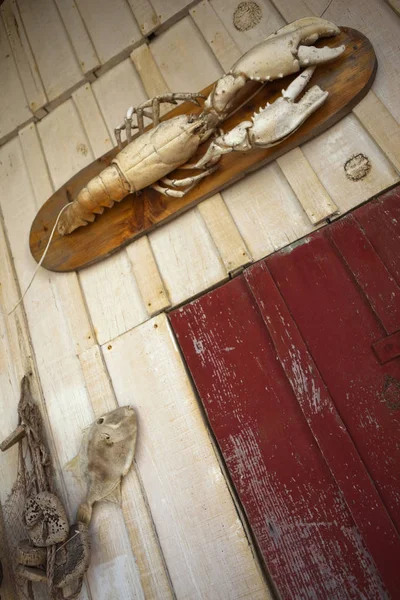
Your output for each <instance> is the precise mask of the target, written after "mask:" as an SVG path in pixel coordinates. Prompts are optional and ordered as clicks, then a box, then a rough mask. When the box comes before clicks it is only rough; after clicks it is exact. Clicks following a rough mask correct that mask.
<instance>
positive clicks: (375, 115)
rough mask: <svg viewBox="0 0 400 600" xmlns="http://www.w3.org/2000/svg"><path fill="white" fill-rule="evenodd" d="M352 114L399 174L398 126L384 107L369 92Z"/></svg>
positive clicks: (376, 97) (399, 127)
mask: <svg viewBox="0 0 400 600" xmlns="http://www.w3.org/2000/svg"><path fill="white" fill-rule="evenodd" d="M353 113H354V114H355V115H356V117H357V118H358V119H359V121H360V122H361V124H362V126H363V127H364V128H365V129H366V130H367V131H368V133H369V135H370V136H371V137H372V138H373V139H374V140H375V142H376V143H377V144H378V146H379V147H380V149H381V150H382V152H384V154H386V156H387V158H388V159H389V160H390V162H391V163H392V164H393V165H394V166H395V167H396V169H397V171H398V172H400V125H399V123H398V122H397V121H396V119H395V118H394V117H393V116H392V115H391V114H390V112H389V111H388V109H387V108H386V106H385V105H384V104H383V103H382V102H381V100H379V98H378V96H376V95H375V93H374V92H373V91H372V90H370V91H369V92H368V94H367V95H366V96H365V98H363V99H362V100H361V102H360V103H359V104H357V106H355V107H354V108H353Z"/></svg>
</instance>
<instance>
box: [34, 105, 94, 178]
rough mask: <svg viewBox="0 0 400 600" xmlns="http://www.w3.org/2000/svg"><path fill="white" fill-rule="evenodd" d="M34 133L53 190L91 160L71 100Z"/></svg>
mask: <svg viewBox="0 0 400 600" xmlns="http://www.w3.org/2000/svg"><path fill="white" fill-rule="evenodd" d="M37 130H38V133H39V136H40V140H41V143H42V146H43V150H44V153H45V156H46V162H47V164H48V167H49V172H50V176H51V180H52V183H53V185H54V188H55V189H58V188H59V187H61V186H62V185H63V184H64V183H66V182H67V181H68V179H70V177H72V175H73V174H75V173H77V172H78V171H80V170H81V169H83V167H86V165H88V164H90V163H91V162H92V161H93V159H94V156H93V154H92V151H91V148H90V144H89V141H88V139H87V136H86V133H85V131H84V129H83V127H82V124H81V121H80V119H79V115H78V111H77V110H76V106H75V104H74V103H73V101H72V100H71V99H70V100H67V101H66V102H64V103H63V104H61V105H60V106H58V107H57V108H56V109H54V110H53V111H52V112H51V113H50V114H49V115H47V117H45V118H44V119H42V120H41V121H40V122H39V123H38V124H37Z"/></svg>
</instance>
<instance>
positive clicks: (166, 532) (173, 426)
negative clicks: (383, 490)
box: [0, 0, 400, 600]
mask: <svg viewBox="0 0 400 600" xmlns="http://www.w3.org/2000/svg"><path fill="white" fill-rule="evenodd" d="M238 4H239V3H238V2H237V1H234V0H209V1H208V0H202V1H201V2H198V1H195V2H193V1H188V0H179V1H177V2H173V1H172V0H168V1H167V2H164V1H163V2H161V1H159V0H118V1H117V2H112V3H110V2H106V1H103V0H102V1H101V2H94V0H35V2H33V0H5V2H4V4H3V5H2V7H1V9H0V79H1V88H2V91H1V92H0V210H1V228H0V255H1V257H2V260H1V261H0V280H1V286H0V303H1V309H2V314H1V315H0V328H1V334H0V363H1V365H2V369H1V370H0V401H1V402H2V407H3V406H4V407H5V409H4V420H1V423H0V432H1V434H2V436H3V437H5V435H6V434H7V433H9V431H10V430H11V429H12V428H13V427H14V425H15V423H16V406H17V402H18V398H19V380H20V378H21V376H22V375H23V373H24V372H26V371H27V370H32V371H33V373H34V375H33V390H34V396H35V398H36V399H37V401H38V402H39V404H40V407H41V410H42V413H43V415H44V419H45V427H46V433H47V435H48V438H49V444H50V448H51V451H52V455H53V458H54V461H55V467H56V468H55V472H56V478H57V486H58V487H59V489H60V492H61V494H62V496H63V499H64V501H65V503H66V506H67V508H68V513H69V516H70V517H71V519H72V518H73V516H74V515H75V511H76V507H77V504H78V502H79V500H80V498H81V491H80V489H79V487H78V486H77V484H76V482H75V481H74V480H73V479H72V478H71V477H70V475H69V474H68V473H66V472H65V471H64V469H63V466H64V464H65V463H66V462H67V461H68V460H69V459H71V458H72V457H73V455H74V454H75V453H76V451H77V449H78V447H79V442H80V439H81V432H82V428H83V427H85V426H86V425H87V424H89V423H90V422H91V421H92V420H93V419H94V418H95V417H97V416H98V415H99V414H101V413H102V412H104V411H106V410H111V409H112V408H114V407H115V406H117V405H120V404H126V403H132V405H133V406H134V407H135V408H136V409H137V412H138V417H139V441H138V452H137V456H136V461H135V465H134V468H133V469H132V471H131V472H130V473H129V475H128V476H127V477H126V478H125V480H124V483H123V492H122V495H123V503H122V509H120V508H118V507H113V506H109V505H105V504H103V505H99V506H98V507H96V509H95V516H94V521H93V527H92V539H93V556H92V563H91V567H90V570H89V572H88V576H87V578H86V582H85V586H84V590H83V593H82V598H85V599H86V598H87V599H88V600H89V599H90V598H93V599H94V598H96V600H108V599H109V598H124V599H125V598H126V599H127V600H130V599H136V598H146V600H153V599H157V600H164V599H169V598H171V599H172V598H178V600H180V599H183V598H212V600H214V598H215V599H218V598H224V599H225V598H227V597H229V598H234V599H241V598H246V599H248V598H251V599H253V598H254V599H260V600H261V599H266V598H269V597H271V592H270V589H269V587H268V585H267V584H266V582H265V578H264V575H263V573H262V569H261V567H260V564H259V559H258V558H257V554H256V553H255V551H254V549H253V547H252V542H251V541H249V538H248V536H247V535H246V530H245V527H244V525H243V524H242V522H241V517H240V515H239V513H238V512H237V509H236V506H235V502H234V500H233V499H232V496H231V491H230V487H229V483H228V482H227V480H226V477H225V474H224V471H223V468H222V467H221V463H220V457H219V450H218V448H216V447H214V445H213V442H212V441H211V438H210V435H209V430H208V427H207V424H206V423H205V421H204V418H203V415H202V411H201V409H200V408H199V401H198V399H197V397H196V392H195V390H194V388H193V385H192V383H191V380H190V377H189V376H188V374H187V372H186V370H185V365H184V363H183V361H182V358H181V356H180V353H179V351H178V349H177V346H176V340H175V337H174V332H173V331H172V329H171V327H170V326H169V324H168V321H167V319H166V316H165V312H166V311H170V310H171V309H172V308H174V307H177V306H180V305H183V304H185V303H186V302H187V301H188V300H191V299H193V298H195V297H197V296H199V295H200V294H202V293H203V292H205V291H206V290H210V289H212V288H214V287H217V286H219V285H221V284H222V283H223V282H226V281H228V280H229V278H231V277H234V276H236V275H237V274H238V273H239V272H241V270H242V269H243V268H244V267H246V266H247V265H249V263H251V262H252V261H254V260H259V259H261V258H264V257H266V256H267V255H269V254H271V253H273V252H275V251H276V250H279V249H281V248H283V247H285V246H287V245H288V244H291V243H294V242H296V241H297V240H298V239H299V238H302V237H304V236H307V235H309V234H310V233H312V232H313V231H314V230H315V229H316V227H320V226H322V225H324V224H325V223H326V220H327V219H328V218H329V219H330V218H336V215H337V214H343V213H344V212H346V211H348V210H351V209H352V208H353V207H355V206H357V205H358V204H362V203H364V202H365V201H366V200H367V199H368V198H370V197H371V196H373V195H375V194H377V193H379V192H380V191H381V190H383V189H385V188H387V187H388V186H391V185H393V184H395V183H396V182H397V181H398V180H399V172H400V163H399V155H400V129H399V124H398V120H399V112H398V102H396V89H395V82H396V76H397V74H398V64H397V63H396V60H395V58H394V57H395V51H396V43H397V39H398V36H397V32H398V31H399V27H400V26H399V21H400V18H399V17H398V16H397V15H395V13H394V12H393V11H391V9H390V8H389V7H386V4H385V2H384V0H368V2H367V3H366V4H367V8H366V9H365V10H364V8H363V7H365V3H363V2H361V0H354V2H352V6H351V7H350V8H349V10H346V11H345V9H344V4H343V2H342V1H341V0H333V2H332V3H331V6H330V8H329V10H328V12H327V13H326V14H325V15H324V17H327V18H332V19H333V20H334V21H337V22H338V23H339V24H341V25H350V26H353V27H356V28H358V29H360V31H362V32H363V33H365V34H366V35H367V36H369V37H370V38H371V39H372V41H373V43H374V45H375V46H376V47H377V49H378V58H379V61H380V65H379V67H378V78H377V80H376V83H375V85H374V88H373V89H374V91H373V92H370V93H369V95H368V96H367V97H366V98H365V99H364V100H363V101H362V103H360V104H359V105H358V106H357V107H355V109H354V111H353V114H352V115H351V116H349V117H347V118H346V119H344V120H343V121H342V122H340V123H338V124H337V125H336V126H335V128H333V129H332V130H330V131H327V132H326V133H324V134H323V135H321V136H319V138H318V139H315V140H312V141H311V142H309V143H308V144H306V145H305V146H303V147H302V148H298V149H295V150H294V151H292V152H291V153H289V154H287V155H285V156H283V157H282V158H281V159H279V161H277V162H275V163H273V164H271V165H269V166H268V167H266V168H263V169H262V170H260V171H258V172H255V173H253V174H251V175H249V176H248V177H246V178H245V179H244V180H243V181H241V182H239V183H237V184H234V185H232V186H230V187H229V188H227V189H226V190H225V191H224V192H223V193H222V194H216V195H215V196H213V197H212V198H209V199H208V200H206V201H204V202H202V203H201V204H199V205H198V207H196V208H195V209H192V210H190V211H189V212H188V213H186V214H185V215H182V216H180V217H178V218H177V219H175V220H174V221H172V222H170V223H168V224H166V225H164V226H163V227H161V228H159V229H156V230H155V231H153V232H152V233H150V234H149V235H148V236H144V237H143V238H141V239H139V240H138V241H136V242H134V243H133V244H131V245H130V246H128V247H127V248H126V249H124V250H122V251H121V252H119V253H117V254H115V255H114V256H112V257H111V258H109V259H108V260H107V261H104V262H102V263H99V264H98V265H94V266H92V267H89V268H87V269H84V270H82V271H81V272H79V273H78V274H76V273H70V274H63V275H60V274H51V273H49V272H47V271H43V270H39V272H38V275H37V277H36V278H35V280H34V282H33V284H32V287H31V288H30V290H29V292H28V293H27V295H26V297H25V299H24V301H23V303H22V304H21V306H20V307H19V308H18V309H17V310H16V311H15V312H14V313H13V314H12V315H11V316H7V313H8V312H10V310H11V309H12V307H13V306H14V305H15V304H16V302H17V300H18V297H19V296H20V294H21V292H22V291H23V290H24V289H25V288H26V286H27V284H28V282H29V280H30V277H31V275H32V273H33V270H34V268H35V262H34V261H33V259H32V258H31V256H30V254H29V247H28V242H27V240H28V234H29V229H30V225H31V222H32V220H33V217H34V215H35V213H36V211H37V210H38V208H39V207H40V206H41V205H42V204H43V203H44V202H45V201H46V200H47V198H48V197H49V196H50V195H51V194H52V193H53V190H54V189H56V188H58V187H59V186H61V185H62V184H63V183H64V182H65V181H67V180H68V179H69V178H70V177H71V176H72V175H74V174H75V173H76V172H77V171H79V170H80V169H81V168H83V167H84V166H85V165H87V164H89V163H90V162H92V161H93V160H94V159H95V158H97V157H100V156H101V155H102V154H104V153H105V152H107V151H108V150H109V149H111V148H112V147H113V146H114V145H115V138H114V131H113V130H114V127H115V126H116V125H118V124H119V123H121V122H122V121H123V118H124V115H125V113H126V110H127V108H128V107H129V106H131V105H136V104H138V103H140V102H142V101H143V100H144V99H146V98H148V97H151V96H153V95H156V94H159V93H163V92H166V91H177V92H183V91H199V90H200V89H201V88H202V87H204V86H205V85H207V84H209V83H211V82H212V81H214V80H215V79H217V78H218V77H220V76H221V75H222V73H223V72H224V71H227V70H229V68H230V66H231V65H232V64H233V63H234V62H235V61H236V60H237V59H238V58H239V56H240V55H241V54H242V53H243V52H244V51H246V50H247V49H249V48H251V47H252V46H253V45H254V44H256V43H258V42H259V41H261V40H262V39H263V38H264V37H265V36H266V35H268V34H269V33H271V32H273V31H274V30H276V29H277V28H278V27H280V26H282V25H284V24H285V22H287V21H290V20H293V19H294V18H299V17H300V16H303V15H304V14H310V13H311V8H310V7H309V6H308V5H306V4H305V3H302V2H296V3H294V2H289V1H288V0H274V2H271V1H269V0H257V4H258V5H259V7H260V9H261V18H260V19H259V20H258V22H257V23H256V24H254V25H253V26H252V27H250V28H248V29H244V28H243V27H242V25H241V24H240V21H237V19H236V20H235V19H234V16H235V11H236V9H237V7H238ZM308 4H310V3H308ZM326 7H327V2H326V1H325V0H314V1H313V3H312V9H313V10H314V11H315V13H316V14H317V13H318V14H321V13H322V12H323V11H324V10H325V9H326ZM304 11H306V12H304ZM390 11H391V12H390ZM389 13H390V14H391V19H389V17H388V15H389ZM236 17H237V15H236ZM235 22H236V26H235ZM237 25H239V29H238V28H237ZM240 27H242V30H240ZM385 28H386V29H387V31H388V35H387V36H385V35H384V34H382V33H380V30H381V31H384V30H385ZM374 29H376V31H375V30H374ZM153 34H154V35H153ZM147 36H149V37H147ZM5 90H6V93H5V92H4V91H5ZM167 110H168V106H165V107H163V108H162V111H164V112H165V111H167ZM357 155H362V156H364V157H366V159H367V163H365V162H363V160H361V159H360V160H359V162H357V161H356V162H355V164H353V163H351V164H350V165H347V170H348V172H346V170H345V165H346V163H348V161H351V160H352V159H353V157H354V156H357ZM365 165H366V167H367V170H368V172H367V174H366V175H365V176H363V177H362V178H360V179H357V180H354V178H353V179H351V178H350V179H349V177H348V174H349V172H350V174H351V175H352V176H353V175H354V171H355V172H356V174H357V168H358V167H359V168H360V170H361V173H363V172H364V170H365ZM369 206H370V205H369V204H367V205H366V206H365V207H364V208H363V212H362V217H361V216H359V217H358V221H357V223H358V224H359V226H360V227H361V228H362V230H363V231H366V232H367V235H368V237H369V239H372V237H373V236H374V227H375V220H376V215H375V213H374V212H373V211H372V209H370V208H369ZM359 214H360V215H361V213H359ZM392 225H393V224H392V223H391V220H390V218H389V216H387V219H386V234H387V236H388V237H390V239H391V240H392V241H391V243H394V242H393V240H394V238H395V232H394V230H393V227H392ZM359 226H358V225H357V224H356V225H355V226H354V227H356V232H357V233H358V235H360V233H359ZM359 241H360V247H363V240H362V239H360V240H359ZM336 242H337V245H338V247H337V252H339V250H340V251H343V252H345V250H346V249H345V247H344V246H343V244H344V242H345V240H344V241H343V240H342V239H340V240H339V233H338V234H337V239H336V241H335V243H336ZM332 243H333V242H332ZM341 244H342V245H341ZM339 246H340V248H341V249H340V248H339ZM373 246H374V248H378V247H379V248H380V250H379V255H380V257H381V259H382V260H383V261H384V262H385V265H386V266H387V270H388V277H389V279H390V281H391V282H392V283H391V285H393V281H392V279H393V280H394V281H395V282H396V284H397V285H398V284H399V281H400V272H399V266H398V261H396V260H395V258H394V257H393V256H390V255H388V254H387V255H385V248H384V240H382V239H380V237H379V235H378V234H376V235H375V237H374V241H373ZM335 247H336V246H335ZM399 251H400V250H399ZM384 255H385V256H384ZM349 268H354V269H355V271H356V272H357V273H359V271H358V270H357V269H358V266H357V265H353V267H351V265H350V267H349ZM361 275H362V273H361ZM361 275H360V277H361ZM367 275H368V273H366V274H365V276H367ZM388 289H389V288H388ZM388 298H389V300H390V297H389V296H388ZM382 302H384V301H382ZM376 309H377V310H378V311H379V309H380V307H379V306H377V307H376ZM221 311H222V314H223V313H224V307H223V305H222V306H221ZM223 316H224V315H223ZM395 317H396V315H394V316H393V317H392V319H393V322H391V321H390V322H389V323H388V324H387V325H388V331H389V330H390V331H392V330H394V327H395V323H394V319H395ZM396 318H397V317H396ZM383 337H384V331H383V330H382V335H381V336H380V339H382V338H383ZM377 341H379V340H378V339H377ZM377 351H379V348H378V350H377ZM228 354H229V353H228ZM217 383H218V385H220V382H216V385H217ZM228 384H229V382H227V385H228ZM229 385H230V384H229ZM2 414H3V413H2ZM243 418H244V416H243ZM282 427H284V424H283V423H282ZM240 439H241V440H242V441H241V442H240V443H239V442H238V445H237V446H236V447H235V448H234V449H233V450H232V452H233V451H235V452H236V456H239V455H240V453H241V452H244V451H245V450H246V447H247V446H246V444H247V442H246V440H245V434H244V433H243V438H240ZM304 439H305V438H304ZM307 439H308V438H307ZM239 441H240V440H239ZM249 443H250V442H249ZM251 443H252V442H251ZM254 443H255V442H254ZM304 444H305V445H307V441H305V442H304ZM310 452H311V453H312V452H313V450H311V451H310ZM232 456H233V455H232ZM238 460H239V459H238ZM239 462H240V461H239ZM239 462H238V463H237V465H238V466H237V468H238V469H239V471H240V468H244V464H242V467H240V464H239ZM316 468H317V469H320V470H321V472H320V471H318V473H319V474H320V478H319V479H318V477H319V475H318V477H317V479H318V481H320V482H321V481H324V482H328V481H329V485H331V483H330V479H329V478H330V475H329V473H327V472H326V469H325V468H324V467H322V466H321V465H320V464H319V463H318V466H317V467H316ZM239 471H238V472H239ZM254 472H256V471H254ZM321 473H322V474H321ZM14 475H15V452H14V451H9V452H7V453H6V454H5V455H0V503H3V502H4V500H5V497H6V495H7V493H8V492H9V490H10V489H11V485H12V481H13V477H14ZM261 476H262V477H264V476H265V477H266V476H267V475H266V474H265V473H261V474H260V477H261ZM327 485H328V483H327ZM255 491H256V492H257V490H255ZM304 506H305V505H304ZM304 510H305V509H304ZM329 510H330V508H329V506H327V507H326V511H327V513H326V514H331V513H329ZM341 510H342V509H341ZM341 515H342V516H341V518H342V521H341V522H342V523H344V524H348V525H349V527H350V529H349V530H348V531H350V533H349V536H348V540H347V541H346V542H345V546H346V548H347V550H349V551H350V549H351V548H353V550H355V551H357V548H356V546H357V542H356V541H355V540H354V537H352V533H351V532H352V530H351V519H350V517H349V515H348V513H347V512H346V511H345V509H344V508H343V510H342V513H341ZM0 522H1V515H0ZM0 528H1V524H0ZM315 556H316V554H315ZM1 560H2V562H3V566H4V565H5V570H6V580H5V584H3V588H2V590H1V595H2V599H3V600H14V598H15V597H16V596H15V594H14V591H13V590H12V584H11V582H10V578H9V575H8V569H7V564H6V560H5V558H3V556H2V557H1ZM365 560H366V562H365V565H366V567H367V568H368V569H369V567H370V562H369V560H370V559H369V558H368V557H366V559H365ZM350 564H351V559H350ZM349 568H350V567H349ZM348 572H349V570H348V569H347V566H346V565H344V575H343V579H345V575H346V573H348ZM372 579H373V578H372ZM291 581H292V579H291V576H290V573H288V583H287V586H288V587H290V586H291ZM371 581H372V580H371ZM377 581H378V580H377V579H375V580H373V583H371V586H372V587H371V588H370V589H371V590H375V589H376V586H377V585H378V583H377ZM337 585H338V589H339V590H340V589H344V588H341V587H340V586H343V585H345V584H344V583H343V582H342V580H341V583H340V585H339V584H337ZM374 586H375V587H374ZM321 589H323V588H321ZM371 593H372V592H371ZM371 597H373V595H372V596H371ZM38 598H39V596H38Z"/></svg>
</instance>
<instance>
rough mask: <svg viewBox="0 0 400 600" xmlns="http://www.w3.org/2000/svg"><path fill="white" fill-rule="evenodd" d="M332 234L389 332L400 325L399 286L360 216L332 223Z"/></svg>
mask: <svg viewBox="0 0 400 600" xmlns="http://www.w3.org/2000/svg"><path fill="white" fill-rule="evenodd" d="M377 217H378V218H376V219H375V220H376V221H378V222H380V221H381V219H380V217H379V215H377ZM328 234H329V236H330V238H331V240H333V242H334V244H335V246H336V248H337V249H338V250H339V252H340V254H341V255H342V258H343V260H344V262H345V263H346V264H347V266H348V267H349V269H350V270H351V272H352V274H353V276H354V278H355V280H356V281H357V283H358V285H359V286H360V288H361V289H362V291H363V292H364V294H365V296H366V298H367V299H368V302H369V303H370V305H371V307H372V309H373V311H374V312H375V314H376V316H377V317H378V319H379V320H380V321H381V323H382V325H383V327H384V328H385V330H386V332H387V333H388V334H390V333H394V332H395V331H397V330H398V329H400V289H399V286H398V285H397V283H396V281H395V280H394V278H393V277H392V275H391V274H390V273H389V271H388V270H387V268H386V266H385V265H384V263H383V262H382V259H381V258H380V256H379V255H378V254H377V253H376V251H375V249H374V247H373V246H372V244H371V242H370V241H369V239H368V237H367V235H366V234H365V232H364V231H363V230H362V229H361V227H360V225H359V224H358V222H357V221H356V219H355V218H354V217H353V216H351V215H349V216H348V217H346V218H345V219H340V220H339V221H337V222H336V223H335V224H334V225H332V226H331V227H329V229H328Z"/></svg>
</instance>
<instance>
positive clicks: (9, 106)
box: [0, 19, 33, 143]
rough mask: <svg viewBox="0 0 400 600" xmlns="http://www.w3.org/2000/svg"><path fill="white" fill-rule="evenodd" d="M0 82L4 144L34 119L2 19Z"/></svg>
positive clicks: (0, 126) (0, 133) (0, 131)
mask: <svg viewBox="0 0 400 600" xmlns="http://www.w3.org/2000/svg"><path fill="white" fill-rule="evenodd" d="M0 81H1V85H2V89H3V92H2V93H1V94H0V143H4V142H5V141H6V140H7V139H9V138H10V137H11V136H12V135H13V133H14V132H15V130H16V129H17V127H18V126H19V125H21V124H24V123H26V122H28V121H30V120H31V119H33V113H32V112H31V111H30V110H29V107H28V101H27V99H26V97H25V93H24V89H23V87H22V84H21V80H20V78H19V74H18V71H17V67H16V64H15V62H14V58H13V54H12V51H11V47H10V44H9V41H8V36H7V34H6V31H5V29H4V25H3V21H2V19H0ZM5 90H7V93H5Z"/></svg>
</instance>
